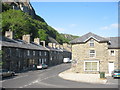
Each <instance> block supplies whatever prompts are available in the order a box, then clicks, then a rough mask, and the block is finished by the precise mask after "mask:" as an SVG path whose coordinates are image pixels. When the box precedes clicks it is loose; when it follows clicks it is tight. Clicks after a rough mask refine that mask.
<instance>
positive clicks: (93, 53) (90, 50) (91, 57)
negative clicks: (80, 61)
mask: <svg viewBox="0 0 120 90" xmlns="http://www.w3.org/2000/svg"><path fill="white" fill-rule="evenodd" d="M90 51H91V50H89V57H90V58H95V57H96V51H95V50H94V51H95V53H90ZM90 54H94V57H91V56H90Z"/></svg>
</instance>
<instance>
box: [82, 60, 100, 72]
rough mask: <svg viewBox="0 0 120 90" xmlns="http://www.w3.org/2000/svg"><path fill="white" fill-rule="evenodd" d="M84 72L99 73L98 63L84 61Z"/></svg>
mask: <svg viewBox="0 0 120 90" xmlns="http://www.w3.org/2000/svg"><path fill="white" fill-rule="evenodd" d="M84 71H99V61H85V62H84Z"/></svg>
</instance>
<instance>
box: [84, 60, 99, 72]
mask: <svg viewBox="0 0 120 90" xmlns="http://www.w3.org/2000/svg"><path fill="white" fill-rule="evenodd" d="M86 62H97V70H85V63H86ZM84 71H91V72H93V71H99V61H97V60H86V61H84Z"/></svg>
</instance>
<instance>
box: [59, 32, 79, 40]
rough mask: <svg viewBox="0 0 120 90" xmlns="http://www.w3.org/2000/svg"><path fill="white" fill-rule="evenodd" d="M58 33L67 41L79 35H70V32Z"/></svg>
mask: <svg viewBox="0 0 120 90" xmlns="http://www.w3.org/2000/svg"><path fill="white" fill-rule="evenodd" d="M60 35H61V36H62V37H64V38H66V39H67V40H69V41H71V40H73V39H75V38H78V37H79V36H75V35H71V34H63V33H61V34H60Z"/></svg>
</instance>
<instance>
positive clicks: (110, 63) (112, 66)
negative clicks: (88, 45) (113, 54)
mask: <svg viewBox="0 0 120 90" xmlns="http://www.w3.org/2000/svg"><path fill="white" fill-rule="evenodd" d="M108 70H109V74H110V75H111V73H112V71H113V70H114V63H113V62H109V64H108Z"/></svg>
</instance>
